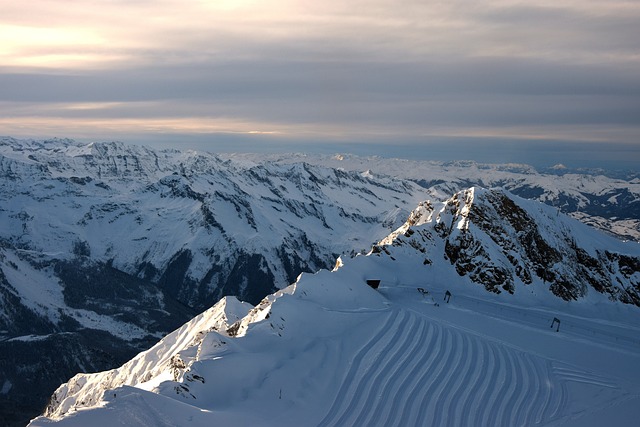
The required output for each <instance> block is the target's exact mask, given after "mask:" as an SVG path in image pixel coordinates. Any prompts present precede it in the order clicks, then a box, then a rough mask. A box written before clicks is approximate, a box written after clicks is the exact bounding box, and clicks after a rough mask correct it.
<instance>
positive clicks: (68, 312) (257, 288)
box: [0, 138, 427, 425]
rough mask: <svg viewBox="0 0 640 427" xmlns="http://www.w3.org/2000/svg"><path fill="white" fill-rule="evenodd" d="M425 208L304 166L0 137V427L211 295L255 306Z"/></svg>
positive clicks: (402, 187) (393, 189) (413, 189)
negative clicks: (415, 209)
mask: <svg viewBox="0 0 640 427" xmlns="http://www.w3.org/2000/svg"><path fill="white" fill-rule="evenodd" d="M426 197H427V191H426V190H425V189H423V188H421V187H420V186H418V185H416V184H415V183H412V182H409V181H403V180H399V179H395V178H392V177H385V176H372V175H368V174H360V173H357V172H345V171H342V170H337V169H330V168H324V167H319V166H311V165H309V164H305V163H296V164H288V165H277V164H270V163H268V162H264V163H261V164H257V163H254V162H248V161H232V160H222V159H220V158H219V157H217V156H215V155H212V154H206V153H196V152H180V151H175V150H173V151H172V150H165V151H155V150H151V149H148V148H144V147H138V146H129V145H125V144H122V143H96V144H81V143H77V142H74V141H70V140H50V141H31V140H15V139H11V138H4V139H1V140H0V355H1V356H2V360H3V361H6V363H5V364H2V365H0V378H3V379H4V380H3V381H4V385H3V384H1V383H0V387H1V388H0V390H2V391H1V392H0V395H2V396H5V397H6V400H0V424H8V423H10V422H13V421H11V420H12V418H11V417H12V415H6V414H14V413H16V414H17V416H18V417H20V416H22V414H24V413H28V409H27V408H28V407H30V411H31V413H32V414H35V411H38V410H40V409H41V408H42V407H43V406H44V404H45V401H46V398H47V396H48V395H50V394H51V392H52V391H53V390H54V389H55V387H56V386H57V385H59V384H60V383H61V382H63V381H66V380H67V379H68V378H69V377H70V376H72V375H73V374H75V373H77V372H80V371H84V372H86V371H96V370H104V369H107V368H111V367H113V366H118V365H119V364H121V363H123V362H124V361H126V360H128V359H129V358H131V357H132V356H133V355H135V354H136V353H138V352H139V351H141V350H143V349H146V348H149V346H151V345H152V344H153V343H154V342H156V341H157V340H158V339H159V338H160V337H162V336H164V335H165V334H166V333H168V332H170V331H171V330H173V329H175V328H176V327H178V326H179V325H181V324H182V323H184V322H185V321H186V320H188V319H189V318H191V317H192V316H194V315H195V314H196V313H198V312H200V311H202V310H203V309H205V308H207V307H210V306H211V305H212V304H213V303H215V302H216V301H218V300H219V299H220V298H221V297H222V296H224V295H236V296H238V297H239V298H241V299H242V300H246V301H249V302H252V303H254V304H255V303H257V302H259V301H260V300H261V299H262V298H263V297H264V296H265V295H267V294H269V293H271V292H273V291H275V290H276V289H278V288H282V287H284V286H287V285H288V284H290V283H291V282H293V281H294V280H295V278H296V277H297V275H298V274H299V273H300V272H302V271H317V270H319V269H320V268H326V267H330V266H331V265H333V263H334V261H335V258H336V257H337V255H338V254H341V253H352V252H358V251H363V250H367V248H368V247H370V245H371V244H372V243H374V242H375V241H376V240H377V239H380V238H382V237H384V236H385V235H386V234H388V233H389V232H390V231H391V230H392V229H394V228H395V227H397V226H398V225H400V224H401V223H402V221H404V218H406V216H407V215H408V213H409V212H410V210H411V209H412V208H413V207H414V206H415V205H416V204H417V203H418V202H419V201H420V200H423V199H424V198H426ZM98 337H100V339H97V338H98ZM25 354H27V355H28V356H26V357H25V356H24V355H25ZM53 354H55V355H56V357H53V356H52V355H53ZM16 408H18V409H16ZM5 417H6V418H5ZM19 424H20V422H19V421H18V425H19Z"/></svg>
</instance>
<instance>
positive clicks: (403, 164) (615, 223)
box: [225, 153, 640, 242]
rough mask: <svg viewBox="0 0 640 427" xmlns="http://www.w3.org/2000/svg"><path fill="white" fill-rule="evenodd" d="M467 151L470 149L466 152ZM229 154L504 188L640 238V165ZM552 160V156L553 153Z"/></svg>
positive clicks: (439, 189)
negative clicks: (610, 167) (543, 165)
mask: <svg viewBox="0 0 640 427" xmlns="http://www.w3.org/2000/svg"><path fill="white" fill-rule="evenodd" d="M461 157H464V154H463V153H462V154H461ZM225 158H231V159H236V160H240V159H243V160H245V161H247V160H254V161H255V160H257V159H258V158H261V159H262V160H263V161H265V160H267V161H269V162H272V163H277V164H291V163H296V162H301V161H304V162H307V163H309V164H314V165H323V166H325V167H333V168H341V169H344V170H347V171H365V170H370V171H373V172H374V173H376V174H382V175H388V176H395V177H398V178H402V179H406V180H410V181H413V182H415V183H417V184H419V185H420V186H422V187H424V188H426V189H428V190H429V193H430V195H431V197H432V198H434V199H435V200H439V199H445V198H447V197H449V196H450V195H451V194H453V193H455V192H458V191H461V190H464V189H465V188H469V187H473V186H480V187H483V188H498V187H499V188H504V189H506V190H509V191H510V192H512V193H513V194H516V195H518V196H521V197H524V198H526V199H532V200H538V201H540V202H542V203H545V204H547V205H550V206H554V207H556V208H558V209H560V211H561V212H564V213H566V214H568V215H570V216H573V217H574V218H577V219H579V220H580V221H582V222H584V223H586V224H589V225H591V226H593V227H595V228H599V229H601V230H603V231H605V232H607V233H609V234H612V235H614V236H616V237H619V238H621V239H626V240H635V241H637V242H640V171H638V170H636V171H605V170H602V169H570V168H567V167H565V166H563V165H557V166H555V167H553V168H548V169H545V170H542V171H538V170H536V169H535V168H534V167H532V166H529V165H523V164H481V163H476V162H473V161H456V162H436V161H419V160H406V159H386V158H380V157H358V156H353V155H334V156H326V155H324V156H323V155H307V154H283V155H275V154H273V155H269V156H264V155H260V157H258V155H256V154H232V155H225ZM551 160H552V159H551Z"/></svg>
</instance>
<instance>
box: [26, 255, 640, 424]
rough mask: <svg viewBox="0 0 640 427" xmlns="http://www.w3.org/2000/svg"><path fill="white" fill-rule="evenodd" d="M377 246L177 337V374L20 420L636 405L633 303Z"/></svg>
mask: <svg viewBox="0 0 640 427" xmlns="http://www.w3.org/2000/svg"><path fill="white" fill-rule="evenodd" d="M373 258H374V257H364V256H362V257H356V258H355V259H352V260H350V261H349V262H348V263H347V265H345V267H342V268H339V269H338V270H336V271H334V272H327V271H323V272H320V273H318V274H315V275H304V276H302V277H301V278H300V279H299V281H298V282H297V283H296V284H294V285H292V286H290V287H289V288H287V289H285V290H283V291H280V292H278V293H276V294H275V295H273V296H271V297H269V300H268V301H265V303H264V304H261V305H259V306H258V307H256V309H254V310H252V311H251V312H250V313H249V314H248V315H247V316H246V317H245V318H244V319H243V320H242V322H241V323H240V324H239V328H238V336H237V337H228V336H224V334H218V333H216V332H213V331H212V332H208V334H207V336H206V337H205V338H204V339H203V340H202V342H201V343H200V344H198V348H197V351H196V350H194V349H191V350H188V349H185V350H184V352H185V354H186V353H189V354H196V353H197V355H198V356H197V357H196V358H195V359H194V361H193V362H192V363H190V364H189V366H188V368H187V370H186V372H188V375H186V374H185V375H184V376H183V377H182V379H179V380H178V381H177V382H174V381H168V379H170V377H167V376H163V375H159V376H158V377H156V378H155V379H151V380H149V381H148V382H146V383H135V382H133V383H126V382H124V383H123V384H122V386H121V387H118V388H116V389H114V390H110V391H106V392H104V395H103V396H102V397H101V399H100V401H99V402H98V403H97V404H95V405H92V406H91V407H89V408H83V405H82V402H81V400H82V399H85V398H87V396H88V395H86V394H85V395H83V394H82V390H80V392H79V394H76V395H75V397H73V398H74V399H78V400H77V401H76V404H75V408H72V409H71V410H70V411H68V412H67V413H66V414H65V415H64V417H63V418H57V419H55V420H54V419H45V418H42V417H41V418H38V419H36V420H34V422H33V423H32V425H33V426H43V425H50V424H52V423H56V424H57V425H60V426H87V425H91V426H92V427H99V426H118V425H122V426H124V425H127V426H150V425H153V426H176V425H185V426H205V425H206V426H209V425H222V426H323V427H328V426H352V425H353V426H602V425H609V426H617V425H620V426H624V425H634V424H635V422H636V421H637V419H638V417H640V328H639V327H638V325H639V324H640V323H638V319H639V317H638V314H637V308H634V307H630V306H625V305H623V304H619V303H611V302H606V301H605V303H603V304H593V303H589V304H582V305H580V304H579V303H576V304H575V305H571V304H570V303H564V302H562V303H558V304H564V306H563V309H562V311H561V310H559V307H560V305H557V304H556V305H555V306H554V301H556V298H555V297H553V296H549V297H548V304H546V305H545V304H544V301H545V298H546V297H543V296H540V295H539V296H538V300H539V301H537V302H535V304H522V303H521V302H522V301H527V299H518V298H516V295H513V296H511V295H504V294H501V295H495V294H488V293H486V292H485V291H484V290H482V289H480V287H478V286H477V285H476V286H475V287H474V285H473V284H460V285H459V286H453V287H450V286H449V285H446V284H447V283H451V282H449V281H448V280H439V281H438V282H437V283H436V282H431V281H430V280H429V279H428V278H426V277H421V276H420V275H418V274H417V272H416V270H415V268H409V267H410V266H409V264H407V265H404V263H397V262H396V263H392V262H391V261H389V260H388V259H384V258H376V259H373ZM392 267H393V268H395V270H391V268H392ZM385 275H386V276H385ZM371 277H379V278H380V277H381V278H382V279H383V280H382V283H381V286H380V288H379V289H377V290H373V289H371V288H369V287H368V286H367V285H366V284H365V279H366V278H371ZM458 280H459V281H460V280H461V279H460V278H458ZM425 284H426V285H425ZM420 285H422V286H426V289H425V291H426V292H428V293H421V292H419V291H418V290H417V287H420ZM462 289H465V290H466V291H467V292H466V293H464V294H463V293H462V292H461V291H462ZM446 290H451V292H452V294H453V296H452V298H451V301H450V303H448V304H447V303H445V302H444V301H443V296H444V293H445V291H446ZM525 297H526V295H525ZM603 300H604V297H603ZM541 301H542V302H541ZM436 303H437V304H436ZM554 316H558V317H560V318H561V320H562V321H563V322H564V323H562V324H561V327H560V332H556V329H555V327H554V328H553V329H552V328H550V325H551V320H552V319H553V317H554ZM612 318H613V319H615V320H611V319H612ZM565 324H575V325H580V328H581V329H580V328H579V329H577V330H579V331H581V332H579V333H574V332H572V330H571V328H566V329H567V330H565V328H564V326H565ZM585 331H586V332H585ZM588 331H593V335H592V336H591V337H588V338H587V337H586V335H585V334H586V333H587V332H588ZM607 332H608V333H609V335H610V337H608V338H607V339H604V338H602V337H603V336H604V335H607ZM190 333H191V334H193V331H190ZM615 337H618V339H617V340H616V339H615ZM159 345H160V344H159ZM164 346H165V347H168V346H167V343H164ZM165 359H166V357H165ZM123 374H124V375H125V376H127V375H129V374H125V373H123ZM98 375H105V374H98ZM129 376H131V375H129ZM188 376H190V378H191V380H189V379H188V378H187V377H188ZM137 377H142V376H137ZM193 378H197V379H198V380H197V381H194V380H193ZM163 379H167V381H163ZM101 393H102V391H101ZM67 403H68V402H67Z"/></svg>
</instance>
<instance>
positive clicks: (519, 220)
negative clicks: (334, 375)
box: [374, 188, 640, 306]
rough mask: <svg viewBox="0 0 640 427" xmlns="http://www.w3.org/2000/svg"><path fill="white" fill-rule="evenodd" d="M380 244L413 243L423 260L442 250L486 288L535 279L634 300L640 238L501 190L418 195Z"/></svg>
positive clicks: (639, 300)
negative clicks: (622, 237)
mask: <svg viewBox="0 0 640 427" xmlns="http://www.w3.org/2000/svg"><path fill="white" fill-rule="evenodd" d="M385 245H393V246H408V247H409V249H408V250H409V251H414V250H416V249H418V250H419V251H420V252H421V253H422V254H423V257H424V261H423V262H424V263H425V264H437V263H439V262H440V259H442V258H444V259H445V260H447V261H448V264H451V265H452V266H453V267H455V270H456V271H457V272H458V274H460V275H461V276H468V277H469V278H470V279H471V280H472V281H473V282H476V283H478V284H481V285H483V286H484V287H485V289H487V290H489V291H492V292H497V293H500V292H502V291H507V292H509V293H514V292H518V291H520V292H522V291H524V289H525V288H526V287H527V286H529V285H531V284H532V283H535V282H541V283H542V284H543V285H544V286H546V287H547V288H548V289H550V290H551V291H552V292H553V293H554V294H555V295H557V296H558V297H560V298H563V299H565V300H577V299H580V298H583V297H586V296H588V295H589V294H590V293H593V292H600V293H602V294H604V295H606V296H607V297H608V298H609V299H611V300H620V301H622V302H624V303H627V304H633V305H636V306H640V244H638V243H635V242H621V241H619V240H617V239H614V238H612V237H609V236H606V235H603V234H601V233H598V232H595V231H594V230H593V229H591V228H589V227H587V226H585V225H584V224H582V223H580V222H578V221H576V220H574V219H572V218H570V217H567V216H565V215H564V214H561V213H560V212H559V211H558V210H557V209H554V208H552V207H549V206H546V205H543V204H541V203H536V202H532V201H529V200H525V199H522V198H519V197H517V196H514V195H512V194H510V193H508V192H505V191H504V190H486V189H482V188H470V189H468V190H464V191H461V192H459V193H457V194H455V195H454V196H453V197H452V198H450V199H449V200H447V201H446V202H443V203H436V204H433V203H431V202H423V203H421V204H420V205H419V206H418V208H417V209H416V210H414V211H413V212H412V213H411V215H410V216H409V220H408V221H407V222H406V223H405V224H404V225H403V226H401V227H400V228H399V229H398V230H396V231H395V232H393V233H391V234H390V235H389V236H388V237H387V238H385V239H383V240H382V241H381V242H380V246H378V247H376V248H374V250H375V251H376V252H378V253H383V254H384V253H386V252H388V250H386V249H384V246H385Z"/></svg>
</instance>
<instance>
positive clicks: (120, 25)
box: [0, 0, 640, 167]
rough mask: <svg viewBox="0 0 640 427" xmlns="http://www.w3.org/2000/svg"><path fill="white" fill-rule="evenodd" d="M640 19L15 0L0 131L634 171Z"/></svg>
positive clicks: (560, 0) (2, 20)
mask: <svg viewBox="0 0 640 427" xmlns="http://www.w3.org/2000/svg"><path fill="white" fill-rule="evenodd" d="M639 22H640V1H637V0H632V1H617V0H607V1H601V0H598V1H592V0H553V1H546V0H530V1H526V2H525V1H513V0H475V1H474V0H468V1H461V0H443V1H433V0H418V1H411V0H393V1H391V0H372V1H358V0H355V1H334V0H323V1H318V0H313V1H307V0H298V1H283V0H278V1H269V0H260V1H251V0H237V1H220V0H216V1H193V0H93V1H90V0H85V1H69V0H65V1H62V0H29V1H16V0H0V134H5V135H11V136H17V137H21V136H30V137H52V136H59V137H71V138H76V139H80V140H123V141H125V142H126V141H131V142H144V143H147V144H150V145H153V144H156V145H163V144H164V145H174V146H176V147H179V148H180V147H182V148H200V149H209V150H210V151H216V150H223V151H230V150H231V151H233V150H238V151H270V150H295V151H305V150H307V149H308V150H309V151H322V150H326V151H336V149H339V148H343V149H345V150H347V149H348V150H351V151H353V152H358V151H359V154H366V153H367V152H369V151H370V152H371V153H373V154H381V153H382V154H387V155H396V156H398V157H420V158H429V153H433V155H434V156H435V155H436V153H437V152H438V150H445V151H446V150H449V151H451V150H452V149H456V150H460V151H461V152H460V153H459V155H458V156H459V157H460V158H472V157H474V156H475V157H478V156H480V157H482V153H484V155H485V157H486V156H488V158H487V159H481V160H483V161H485V160H491V159H492V158H496V159H497V160H506V161H508V160H510V158H506V157H505V158H504V159H502V158H501V157H500V156H499V155H498V154H495V153H494V154H489V152H491V151H496V147H502V151H501V153H502V155H503V157H504V153H506V152H520V153H522V152H530V151H531V150H534V151H535V149H536V147H551V146H558V145H562V144H565V145H564V146H565V147H572V148H571V149H570V150H568V151H569V152H572V153H576V154H578V153H577V152H576V151H575V147H581V149H582V150H583V151H584V153H589V152H591V153H592V154H590V156H595V157H594V159H595V160H597V159H598V152H600V151H602V149H603V147H611V150H609V151H610V152H609V154H608V156H609V157H611V156H613V154H611V153H613V152H618V151H619V152H621V153H625V154H624V155H622V157H620V161H622V162H624V161H627V163H628V162H629V161H630V160H631V161H632V163H630V164H627V165H626V166H631V167H632V166H633V162H634V161H635V162H637V163H636V166H637V164H640V24H639ZM372 147H373V148H372ZM443 147H444V148H443ZM447 147H448V148H447ZM452 147H453V148H452ZM474 153H476V154H474ZM478 153H480V154H478ZM584 153H582V154H581V155H583V156H584V155H585V154H584ZM629 153H631V158H630V154H629ZM636 155H637V157H635V158H634V156H636ZM492 156H493V157H492ZM496 156H497V157H496ZM507 157H508V156H507ZM602 157H606V156H602ZM614 157H615V156H614ZM514 159H515V158H514ZM515 160H517V159H515ZM560 160H562V159H560ZM565 161H566V160H565ZM613 161H614V162H615V161H616V159H613ZM621 164H622V163H621ZM623 166H624V165H623Z"/></svg>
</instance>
